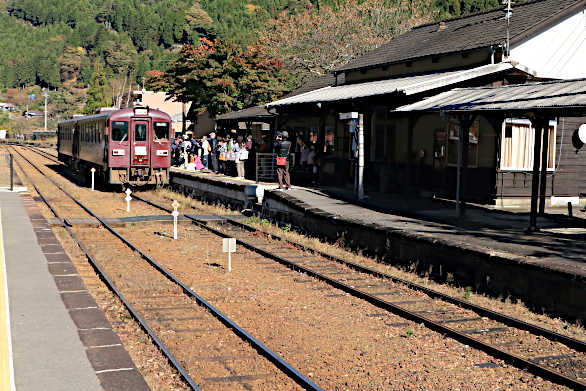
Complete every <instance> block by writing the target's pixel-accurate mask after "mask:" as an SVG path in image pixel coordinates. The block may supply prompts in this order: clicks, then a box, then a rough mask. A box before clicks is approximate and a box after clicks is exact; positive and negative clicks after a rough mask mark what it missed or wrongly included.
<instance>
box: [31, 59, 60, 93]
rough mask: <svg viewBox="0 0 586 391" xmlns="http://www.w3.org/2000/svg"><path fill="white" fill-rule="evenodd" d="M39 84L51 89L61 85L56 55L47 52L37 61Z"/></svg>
mask: <svg viewBox="0 0 586 391" xmlns="http://www.w3.org/2000/svg"><path fill="white" fill-rule="evenodd" d="M37 82H38V83H39V84H40V85H42V86H47V87H51V88H56V87H58V86H59V85H60V84H61V77H60V75H59V67H58V66H57V56H56V55H55V53H51V52H49V53H47V52H45V53H42V54H41V55H40V56H39V58H38V59H37Z"/></svg>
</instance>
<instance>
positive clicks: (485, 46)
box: [336, 42, 502, 72]
mask: <svg viewBox="0 0 586 391" xmlns="http://www.w3.org/2000/svg"><path fill="white" fill-rule="evenodd" d="M501 43H502V42H492V43H487V44H483V45H480V46H474V47H469V48H466V49H459V50H452V51H449V52H436V53H431V54H426V55H424V56H415V57H409V58H402V59H400V60H397V61H388V62H381V63H378V64H373V65H365V66H360V67H348V68H346V67H344V66H342V67H340V68H338V69H336V72H347V71H361V70H367V69H374V68H381V67H385V66H389V65H396V64H401V63H405V62H411V61H418V60H422V59H425V58H429V57H434V56H438V55H450V54H457V53H464V52H469V51H473V50H478V49H490V47H491V46H493V45H498V44H501Z"/></svg>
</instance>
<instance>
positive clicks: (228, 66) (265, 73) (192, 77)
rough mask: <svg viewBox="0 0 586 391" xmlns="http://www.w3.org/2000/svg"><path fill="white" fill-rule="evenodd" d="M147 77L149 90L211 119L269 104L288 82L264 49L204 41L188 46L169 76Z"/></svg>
mask: <svg viewBox="0 0 586 391" xmlns="http://www.w3.org/2000/svg"><path fill="white" fill-rule="evenodd" d="M148 76H150V77H149V85H150V86H154V87H156V88H157V89H159V90H165V91H167V92H168V93H169V94H170V95H172V96H173V97H175V98H176V99H177V100H178V101H180V102H192V105H193V106H192V107H196V108H198V109H203V108H206V109H207V110H208V112H209V113H210V115H212V116H216V115H218V114H222V113H226V112H229V111H233V110H239V109H242V108H245V107H249V106H255V105H259V104H263V103H267V102H270V101H272V100H274V99H276V98H278V97H279V96H280V95H281V94H282V93H283V89H284V82H285V80H286V75H285V74H284V72H283V71H282V64H281V63H280V62H279V61H278V60H276V59H274V58H270V57H268V56H267V55H266V54H265V53H264V52H263V50H262V47H260V46H257V45H253V46H248V47H247V48H245V49H240V48H239V47H238V46H237V45H235V44H233V43H230V42H226V41H209V40H207V39H205V38H201V44H200V45H199V46H191V45H185V46H184V47H183V49H182V50H181V52H180V54H179V57H178V58H177V59H176V60H175V61H174V62H173V63H172V64H171V67H170V69H169V70H168V71H167V72H165V73H155V72H151V73H149V74H148Z"/></svg>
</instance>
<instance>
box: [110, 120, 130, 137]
mask: <svg viewBox="0 0 586 391" xmlns="http://www.w3.org/2000/svg"><path fill="white" fill-rule="evenodd" d="M111 133H112V141H120V142H122V141H124V140H127V139H128V122H126V121H112V131H111Z"/></svg>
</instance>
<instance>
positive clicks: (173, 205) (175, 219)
mask: <svg viewBox="0 0 586 391" xmlns="http://www.w3.org/2000/svg"><path fill="white" fill-rule="evenodd" d="M171 206H172V207H173V212H171V215H173V239H174V240H177V217H179V212H178V211H177V208H179V202H177V200H173V203H172V204H171Z"/></svg>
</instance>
